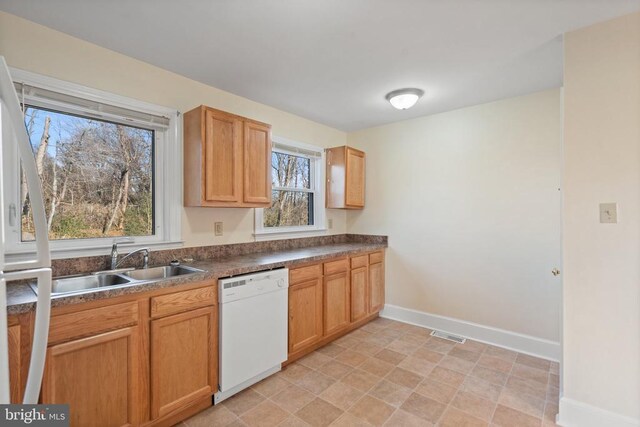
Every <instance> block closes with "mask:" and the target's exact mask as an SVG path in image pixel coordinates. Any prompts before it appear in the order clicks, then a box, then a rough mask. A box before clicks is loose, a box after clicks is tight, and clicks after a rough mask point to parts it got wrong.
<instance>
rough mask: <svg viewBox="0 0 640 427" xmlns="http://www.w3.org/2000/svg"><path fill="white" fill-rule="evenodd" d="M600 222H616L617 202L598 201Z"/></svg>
mask: <svg viewBox="0 0 640 427" xmlns="http://www.w3.org/2000/svg"><path fill="white" fill-rule="evenodd" d="M600 222H601V223H603V224H615V223H617V222H618V204H617V203H600Z"/></svg>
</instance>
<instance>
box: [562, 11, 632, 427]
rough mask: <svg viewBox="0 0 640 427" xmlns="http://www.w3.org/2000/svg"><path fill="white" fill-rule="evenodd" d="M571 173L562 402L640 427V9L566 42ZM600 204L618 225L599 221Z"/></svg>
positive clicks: (567, 169) (567, 174)
mask: <svg viewBox="0 0 640 427" xmlns="http://www.w3.org/2000/svg"><path fill="white" fill-rule="evenodd" d="M563 169H564V171H563V181H564V186H565V194H564V203H563V217H564V224H563V231H564V237H563V257H564V296H563V299H564V321H563V325H564V328H563V336H564V374H563V379H564V397H565V398H567V399H573V400H576V401H579V402H582V403H585V404H587V405H592V406H595V407H599V408H602V409H605V410H609V411H612V412H615V413H618V414H621V415H625V416H627V417H632V418H635V419H636V424H634V425H639V424H640V420H639V419H640V190H639V188H640V14H638V13H636V14H633V15H628V16H625V17H622V18H618V19H615V20H612V21H608V22H605V23H601V24H597V25H594V26H591V27H588V28H585V29H581V30H578V31H575V32H572V33H569V34H567V35H566V37H565V96H564V168H563ZM601 202H617V203H618V210H619V212H618V216H619V218H618V223H617V224H600V223H599V210H598V204H599V203H601ZM562 413H563V405H561V415H562ZM593 425H595V424H593ZM609 425H612V424H609ZM625 425H626V424H625ZM629 425H631V424H629Z"/></svg>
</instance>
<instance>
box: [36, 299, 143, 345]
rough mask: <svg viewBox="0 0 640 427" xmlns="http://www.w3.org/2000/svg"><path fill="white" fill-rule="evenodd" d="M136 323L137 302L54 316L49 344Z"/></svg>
mask: <svg viewBox="0 0 640 427" xmlns="http://www.w3.org/2000/svg"><path fill="white" fill-rule="evenodd" d="M136 323H138V303H137V302H135V301H134V302H126V303H122V304H115V305H108V306H106V307H100V308H94V309H91V310H85V311H78V312H76V313H69V314H63V315H60V316H53V317H52V318H51V325H50V327H49V342H50V343H55V342H58V341H63V340H66V339H70V338H75V337H81V336H85V335H93V334H96V333H98V332H103V331H108V330H111V329H117V328H121V327H124V326H129V325H135V324H136Z"/></svg>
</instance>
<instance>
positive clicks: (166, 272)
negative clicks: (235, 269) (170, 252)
mask: <svg viewBox="0 0 640 427" xmlns="http://www.w3.org/2000/svg"><path fill="white" fill-rule="evenodd" d="M200 272H202V270H200V269H197V268H193V267H186V266H184V265H176V266H174V265H165V266H162V267H152V268H142V269H138V270H131V271H127V272H126V273H124V274H125V275H127V276H129V277H131V278H132V279H134V280H160V279H167V278H169V277H175V276H184V275H185V274H193V273H200Z"/></svg>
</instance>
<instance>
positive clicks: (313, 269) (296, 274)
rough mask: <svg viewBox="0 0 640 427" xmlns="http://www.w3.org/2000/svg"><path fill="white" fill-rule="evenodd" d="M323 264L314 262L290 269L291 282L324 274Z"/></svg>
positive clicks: (298, 281)
mask: <svg viewBox="0 0 640 427" xmlns="http://www.w3.org/2000/svg"><path fill="white" fill-rule="evenodd" d="M321 268H322V264H314V265H310V266H308V267H301V268H296V269H293V270H289V282H290V283H291V284H294V283H300V282H304V281H306V280H309V279H315V278H317V277H320V276H322V270H321Z"/></svg>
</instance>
